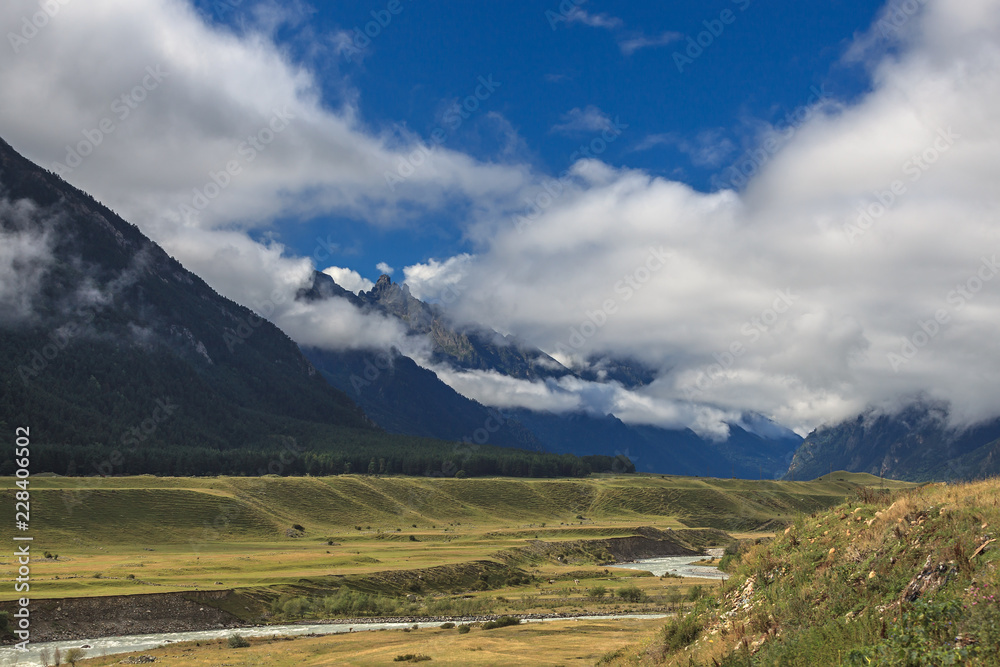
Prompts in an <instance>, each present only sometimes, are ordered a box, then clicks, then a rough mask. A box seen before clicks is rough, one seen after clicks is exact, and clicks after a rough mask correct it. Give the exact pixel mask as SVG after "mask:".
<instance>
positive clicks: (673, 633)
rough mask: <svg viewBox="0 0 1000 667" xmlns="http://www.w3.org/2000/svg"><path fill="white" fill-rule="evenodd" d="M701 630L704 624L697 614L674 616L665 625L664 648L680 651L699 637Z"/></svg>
mask: <svg viewBox="0 0 1000 667" xmlns="http://www.w3.org/2000/svg"><path fill="white" fill-rule="evenodd" d="M701 631H702V625H701V621H700V619H699V618H698V616H697V614H686V615H684V616H680V617H675V618H672V619H670V622H669V623H667V624H666V625H665V626H663V648H665V649H666V650H667V651H678V650H680V649H682V648H684V647H685V646H688V645H689V644H691V642H693V641H694V640H695V639H697V638H698V635H699V634H701Z"/></svg>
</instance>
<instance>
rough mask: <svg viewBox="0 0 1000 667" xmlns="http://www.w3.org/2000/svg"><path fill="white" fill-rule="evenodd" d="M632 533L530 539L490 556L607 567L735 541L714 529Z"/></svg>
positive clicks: (518, 561)
mask: <svg viewBox="0 0 1000 667" xmlns="http://www.w3.org/2000/svg"><path fill="white" fill-rule="evenodd" d="M635 533H636V534H635V535H634V536H630V537H609V538H605V539H600V540H565V541H558V542H548V541H545V540H530V541H529V542H528V543H527V545H525V546H523V547H516V548H514V549H505V550H503V551H498V552H497V553H495V554H493V556H494V557H495V558H497V559H499V560H501V561H503V562H505V563H511V564H521V563H538V562H540V561H553V562H556V563H562V564H565V565H583V564H594V565H610V564H612V563H619V562H623V561H632V560H637V559H640V558H657V557H661V556H697V555H700V554H702V553H704V550H705V548H706V547H708V546H721V545H726V544H729V543H731V542H733V541H734V540H733V538H732V537H730V536H729V535H728V534H727V533H725V532H723V531H721V530H716V529H713V528H706V529H690V530H670V529H668V530H665V531H664V530H658V529H656V528H650V527H642V528H637V529H636V530H635Z"/></svg>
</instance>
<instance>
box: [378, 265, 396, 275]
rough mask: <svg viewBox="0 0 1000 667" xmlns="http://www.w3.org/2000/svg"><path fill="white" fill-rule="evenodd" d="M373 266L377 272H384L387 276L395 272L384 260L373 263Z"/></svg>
mask: <svg viewBox="0 0 1000 667" xmlns="http://www.w3.org/2000/svg"><path fill="white" fill-rule="evenodd" d="M375 268H376V269H378V271H379V273H382V274H385V275H387V276H391V275H392V274H394V273H395V272H396V269H394V268H392V267H391V266H389V265H388V264H386V263H385V262H379V263H378V264H376V265H375Z"/></svg>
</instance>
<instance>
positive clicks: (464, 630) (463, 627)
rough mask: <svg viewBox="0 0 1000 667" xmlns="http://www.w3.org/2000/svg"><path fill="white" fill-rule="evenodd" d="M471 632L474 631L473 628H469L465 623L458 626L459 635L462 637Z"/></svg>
mask: <svg viewBox="0 0 1000 667" xmlns="http://www.w3.org/2000/svg"><path fill="white" fill-rule="evenodd" d="M470 630H472V628H471V627H470V626H469V624H468V623H463V624H462V625H460V626H458V634H460V635H464V634H466V633H467V632H469V631H470Z"/></svg>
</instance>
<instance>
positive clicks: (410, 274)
mask: <svg viewBox="0 0 1000 667" xmlns="http://www.w3.org/2000/svg"><path fill="white" fill-rule="evenodd" d="M473 261H474V257H473V256H472V255H470V254H468V253H463V254H461V255H455V256H454V257H449V258H448V259H446V260H445V261H443V262H441V261H438V260H436V259H431V260H429V261H427V262H425V263H423V264H414V265H412V266H407V267H405V268H404V269H403V282H405V283H406V284H407V286H408V287H409V288H410V294H412V295H413V296H414V297H416V298H418V299H420V300H422V301H428V302H432V303H437V302H442V301H443V302H445V303H450V302H451V301H452V300H454V297H456V296H458V294H457V292H456V289H457V286H458V285H460V284H461V282H462V280H463V279H464V278H465V273H466V271H467V270H468V267H469V265H470V264H471V263H472V262H473Z"/></svg>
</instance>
